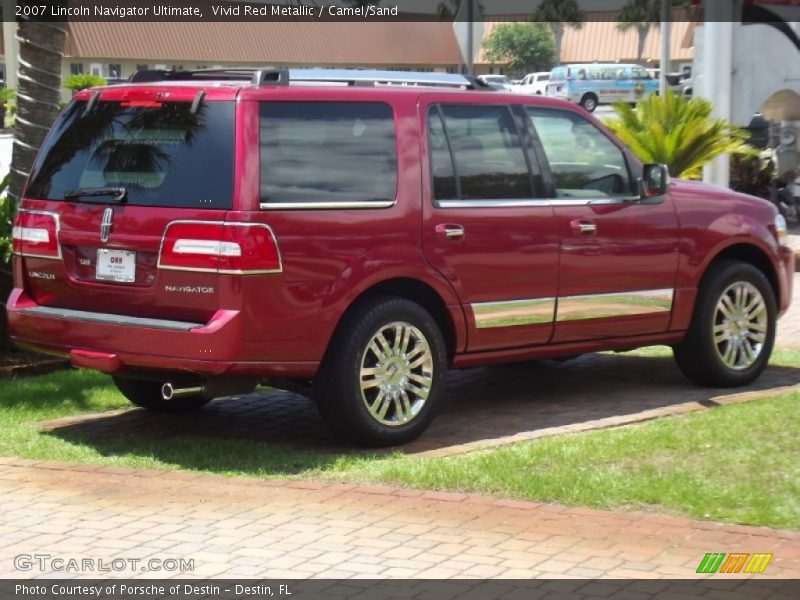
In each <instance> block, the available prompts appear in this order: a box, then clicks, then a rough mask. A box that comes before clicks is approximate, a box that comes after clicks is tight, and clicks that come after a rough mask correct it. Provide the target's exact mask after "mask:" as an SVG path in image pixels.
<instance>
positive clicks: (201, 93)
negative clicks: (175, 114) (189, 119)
mask: <svg viewBox="0 0 800 600" xmlns="http://www.w3.org/2000/svg"><path fill="white" fill-rule="evenodd" d="M205 96H206V92H205V90H200V91H199V92H197V95H196V96H195V97H194V100H192V107H191V108H190V109H189V112H190V113H191V114H193V115H196V114H197V111H198V110H199V109H200V104H201V103H202V102H203V98H205Z"/></svg>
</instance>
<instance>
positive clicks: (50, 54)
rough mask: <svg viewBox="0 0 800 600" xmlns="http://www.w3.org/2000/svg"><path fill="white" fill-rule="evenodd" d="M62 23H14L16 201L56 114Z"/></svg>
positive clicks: (1, 332) (3, 268) (2, 282)
mask: <svg viewBox="0 0 800 600" xmlns="http://www.w3.org/2000/svg"><path fill="white" fill-rule="evenodd" d="M66 27H67V26H66V23H64V22H61V23H31V22H24V21H23V22H21V23H20V24H19V26H18V31H17V37H18V39H19V75H18V89H17V115H16V120H15V122H14V147H13V150H12V154H11V178H10V181H9V187H8V194H9V196H11V198H13V199H14V200H18V199H19V197H20V195H21V194H22V188H23V186H24V185H25V181H26V180H27V178H28V174H29V173H30V171H31V167H32V166H33V161H34V159H35V158H36V153H37V152H38V150H39V148H40V147H41V145H42V142H44V138H45V136H46V135H47V132H48V131H49V129H50V126H51V125H52V124H53V121H54V120H55V118H56V116H57V115H58V111H59V105H58V101H59V99H60V98H61V56H62V54H63V51H64V38H65V36H66ZM9 267H10V265H7V264H2V263H0V294H2V298H0V301H1V302H2V306H3V308H2V309H0V313H1V314H0V350H4V349H6V348H8V346H9V343H8V335H7V329H6V314H5V300H6V298H7V296H8V293H7V292H8V291H9V290H10V289H11V287H12V282H11V273H10V268H9Z"/></svg>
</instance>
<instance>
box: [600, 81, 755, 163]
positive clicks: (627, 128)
mask: <svg viewBox="0 0 800 600" xmlns="http://www.w3.org/2000/svg"><path fill="white" fill-rule="evenodd" d="M614 110H615V111H616V113H617V115H618V118H616V119H608V120H607V121H606V122H605V125H606V126H607V127H608V128H609V129H611V130H612V131H613V132H614V133H615V134H616V135H617V137H619V139H620V140H622V142H623V143H624V144H625V145H626V146H628V147H629V148H630V149H631V150H633V152H634V153H635V154H636V155H637V156H638V157H639V158H640V159H641V160H642V161H644V162H645V163H662V164H665V165H667V167H669V172H670V173H671V174H672V175H673V176H675V177H686V178H691V179H693V178H699V177H700V174H701V169H702V168H703V166H704V165H705V164H706V163H708V162H710V161H711V160H712V159H713V158H715V157H717V156H719V155H720V154H726V153H728V152H730V153H733V154H740V155H745V156H749V155H753V154H754V153H755V152H757V151H756V150H754V149H753V147H752V146H749V145H748V144H747V143H746V142H745V141H746V140H747V138H748V136H749V133H748V132H747V131H746V130H744V129H742V128H740V127H736V126H735V125H731V124H730V123H728V122H727V121H725V120H723V119H714V118H712V117H711V102H709V101H708V100H706V99H704V98H699V97H695V98H691V99H687V98H686V97H684V96H683V95H676V94H673V93H672V92H670V91H667V93H666V94H665V95H664V96H657V95H656V94H650V95H649V96H648V97H647V98H645V99H643V100H640V101H639V103H638V104H637V105H636V109H635V110H634V109H633V107H631V105H630V104H628V103H626V102H617V103H615V104H614Z"/></svg>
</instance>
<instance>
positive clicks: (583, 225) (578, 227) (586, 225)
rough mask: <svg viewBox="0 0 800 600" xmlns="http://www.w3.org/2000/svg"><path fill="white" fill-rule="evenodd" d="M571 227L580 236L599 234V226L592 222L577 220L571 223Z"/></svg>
mask: <svg viewBox="0 0 800 600" xmlns="http://www.w3.org/2000/svg"><path fill="white" fill-rule="evenodd" d="M569 225H570V227H571V228H572V231H573V232H575V233H578V234H580V235H594V234H595V233H597V225H595V224H594V223H592V222H591V221H586V220H584V219H575V220H574V221H571V222H570V224H569Z"/></svg>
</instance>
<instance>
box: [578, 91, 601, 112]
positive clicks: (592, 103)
mask: <svg viewBox="0 0 800 600" xmlns="http://www.w3.org/2000/svg"><path fill="white" fill-rule="evenodd" d="M581 106H582V107H583V108H584V109H585V110H586V112H594V109H595V108H597V96H595V95H594V94H586V95H585V96H584V97H583V98H581Z"/></svg>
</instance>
